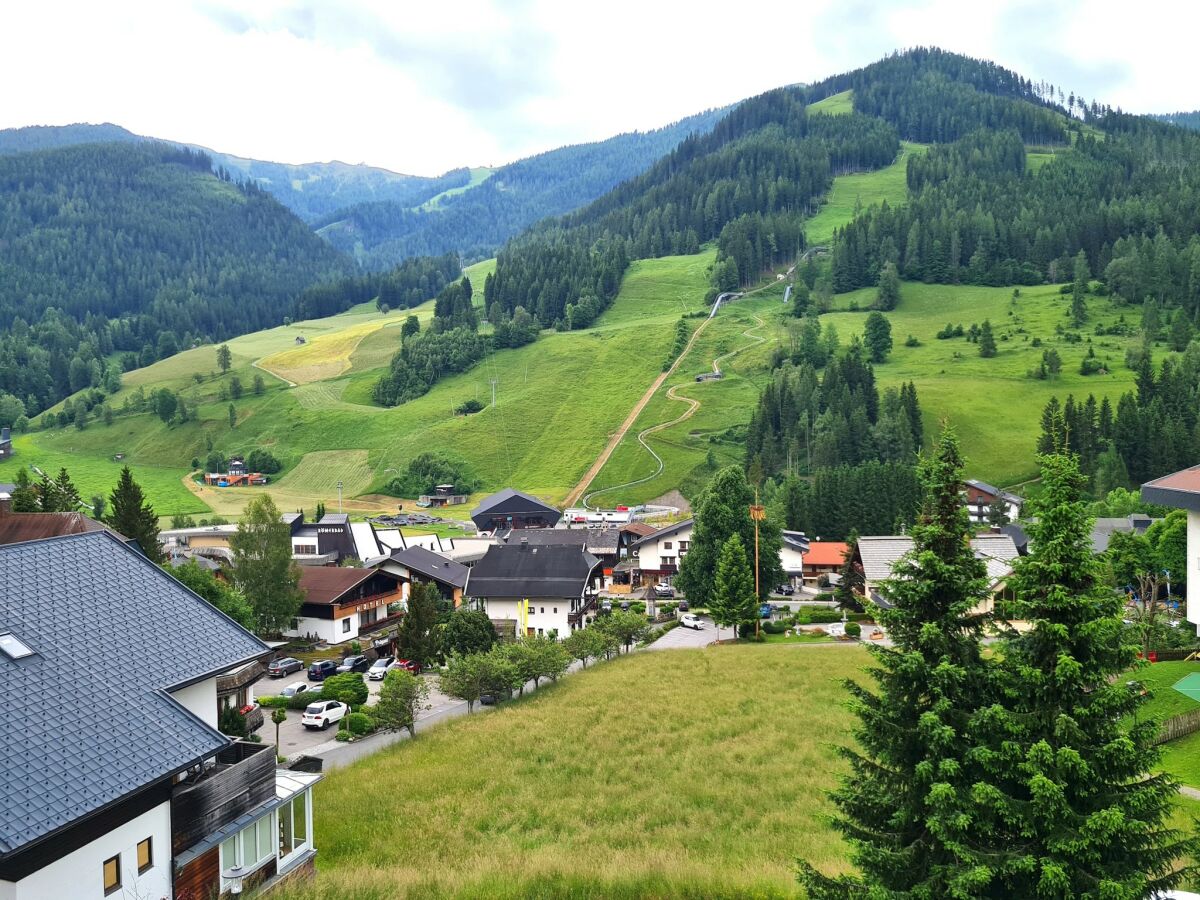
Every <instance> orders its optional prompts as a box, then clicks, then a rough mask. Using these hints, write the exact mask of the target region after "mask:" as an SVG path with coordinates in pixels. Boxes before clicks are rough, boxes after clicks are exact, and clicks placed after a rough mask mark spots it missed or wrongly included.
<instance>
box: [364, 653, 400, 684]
mask: <svg viewBox="0 0 1200 900" xmlns="http://www.w3.org/2000/svg"><path fill="white" fill-rule="evenodd" d="M395 661H396V657H394V656H381V657H379V659H377V660H375V662H373V663H371V668H369V669H367V677H368V678H369V679H371V680H372V681H383V676H384V675H386V674H387V670H388V666H390V665H391V664H392V663H394V662H395Z"/></svg>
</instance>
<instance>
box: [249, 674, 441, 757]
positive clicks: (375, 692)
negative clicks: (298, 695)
mask: <svg viewBox="0 0 1200 900" xmlns="http://www.w3.org/2000/svg"><path fill="white" fill-rule="evenodd" d="M421 677H422V678H424V679H425V681H426V683H427V684H428V685H429V701H428V705H429V709H427V710H425V712H424V713H423V714H422V715H421V716H420V717H419V718H418V721H419V720H420V719H421V718H426V717H428V716H431V715H436V714H438V713H439V712H442V711H444V710H446V709H448V708H450V707H452V706H456V705H457V704H458V703H459V702H460V701H458V700H454V699H452V698H450V697H447V696H446V695H445V694H443V693H442V692H441V691H439V690H438V689H437V676H436V675H422V676H421ZM297 681H300V682H303V683H305V684H307V685H308V686H309V690H314V691H315V690H319V689H320V684H318V683H315V682H310V681H309V680H308V679H307V678H305V677H304V672H293V673H292V674H290V675H284V676H283V677H282V678H264V679H263V680H262V681H260V682H259V683H258V684H256V685H255V686H254V692H255V695H256V696H264V697H265V696H269V695H271V694H278V693H279V692H280V691H281V690H283V689H284V688H285V687H287V686H288V685H289V684H294V683H295V682H297ZM382 685H383V682H382V681H367V689H368V691H369V692H370V696H371V700H370V701H369V702H372V703H373V702H374V700H375V698H376V697H378V696H379V688H380V687H381V686H382ZM271 712H272V711H271V710H269V709H264V710H263V727H262V728H261V729H260V730H259V732H258V733H259V735H260V736H261V737H262V739H263V743H268V744H273V743H275V723H273V722H272V721H271ZM287 714H288V718H287V721H286V722H284V723H283V724H282V725H280V726H279V751H278V752H279V754H280V755H281V756H289V757H290V756H295V755H297V754H300V753H311V752H312V751H313V750H314V749H316V748H318V747H321V745H323V744H328V743H330V742H331V741H334V740H335V736H336V734H337V726H336V725H330V726H329V728H328V729H326V730H325V731H319V730H316V729H308V728H305V727H304V726H303V725H301V724H300V717H301V716H302V715H303V714H304V711H303V710H300V709H289V710H288V711H287Z"/></svg>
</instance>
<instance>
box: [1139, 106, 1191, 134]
mask: <svg viewBox="0 0 1200 900" xmlns="http://www.w3.org/2000/svg"><path fill="white" fill-rule="evenodd" d="M1150 118H1152V119H1157V120H1158V121H1160V122H1166V123H1167V124H1168V125H1178V126H1179V127H1180V128H1188V129H1191V130H1192V131H1200V110H1192V111H1191V112H1173V113H1160V114H1158V115H1154V116H1151V117H1150Z"/></svg>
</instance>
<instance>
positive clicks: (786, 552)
mask: <svg viewBox="0 0 1200 900" xmlns="http://www.w3.org/2000/svg"><path fill="white" fill-rule="evenodd" d="M780 538H781V539H782V540H781V543H780V545H779V564H780V565H781V566H782V567H783V577H784V578H786V579H787V584H788V585H790V586H791V587H793V588H796V587H800V585H801V584H803V583H804V557H805V556H806V555H807V554H808V547H809V540H808V538H807V537H806V536H805V534H804V532H803V531H788V530H787V529H786V528H785V529H784V530H783V532H782V533H781V534H780ZM773 586H774V585H772V587H773Z"/></svg>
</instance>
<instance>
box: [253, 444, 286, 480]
mask: <svg viewBox="0 0 1200 900" xmlns="http://www.w3.org/2000/svg"><path fill="white" fill-rule="evenodd" d="M246 468H248V469H249V470H250V471H251V472H262V473H263V474H265V475H273V474H274V473H276V472H278V471H279V470H280V469H282V468H283V466H282V464H280V462H279V460H278V459H276V458H275V454H273V453H271V452H270V451H268V450H251V451H250V452H249V453H248V454H247V455H246Z"/></svg>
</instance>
